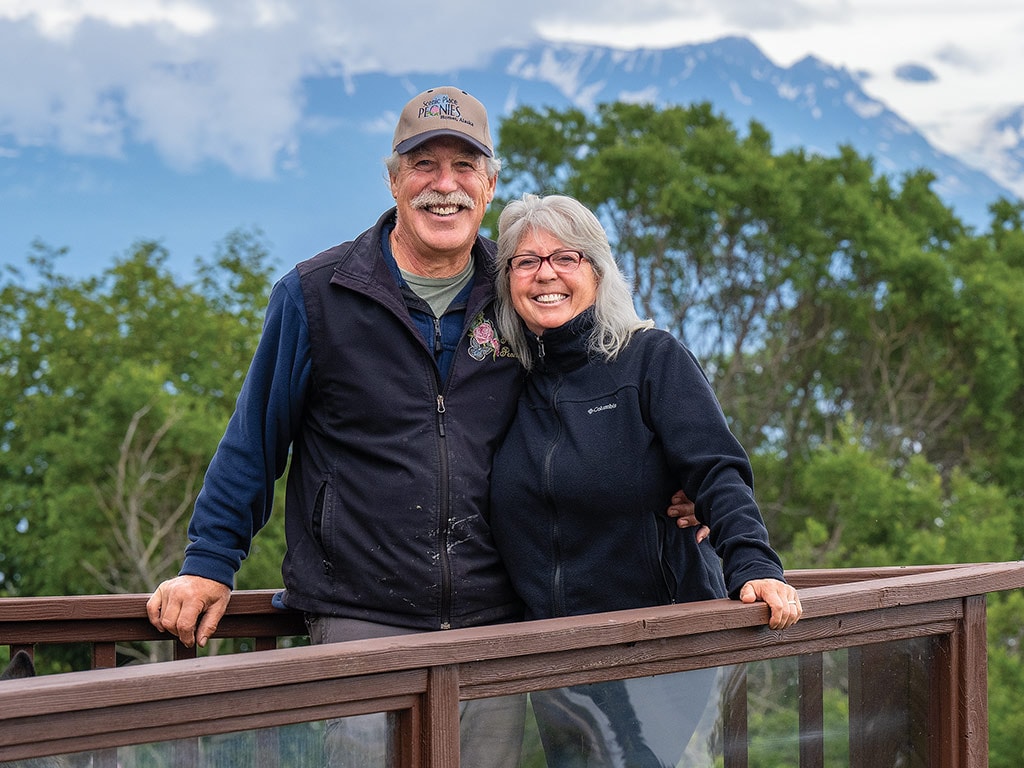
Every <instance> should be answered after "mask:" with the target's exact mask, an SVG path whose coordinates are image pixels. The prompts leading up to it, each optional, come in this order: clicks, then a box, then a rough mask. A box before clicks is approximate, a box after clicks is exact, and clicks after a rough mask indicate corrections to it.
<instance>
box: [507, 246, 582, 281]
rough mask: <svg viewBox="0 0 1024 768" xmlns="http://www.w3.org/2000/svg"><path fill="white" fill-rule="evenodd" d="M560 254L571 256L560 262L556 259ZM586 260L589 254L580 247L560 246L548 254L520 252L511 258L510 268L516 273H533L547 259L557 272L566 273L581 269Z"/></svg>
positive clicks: (521, 274)
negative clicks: (539, 254)
mask: <svg viewBox="0 0 1024 768" xmlns="http://www.w3.org/2000/svg"><path fill="white" fill-rule="evenodd" d="M570 254H571V256H570ZM560 256H569V257H570V258H569V260H568V261H565V260H563V261H562V262H561V263H559V262H558V261H556V259H558V258H559V257H560ZM572 257H576V258H572ZM534 260H536V261H534ZM586 260H587V254H585V253H584V252H583V251H581V250H579V249H578V248H559V249H558V250H557V251H552V252H551V253H549V254H548V255H547V256H538V255H537V254H535V253H518V254H516V255H515V256H512V257H511V258H509V260H508V268H509V271H510V272H512V274H514V275H520V276H526V275H532V274H535V273H536V272H537V271H538V270H540V265H541V264H543V263H544V262H545V261H546V262H547V263H548V266H550V267H551V269H553V270H554V271H555V272H556V273H557V274H559V275H564V274H568V273H569V272H575V271H576V270H577V269H579V267H580V264H582V263H583V262H584V261H586Z"/></svg>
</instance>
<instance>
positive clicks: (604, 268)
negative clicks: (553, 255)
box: [496, 194, 654, 370]
mask: <svg viewBox="0 0 1024 768" xmlns="http://www.w3.org/2000/svg"><path fill="white" fill-rule="evenodd" d="M531 232H546V233H547V234H549V235H551V236H553V237H554V238H555V239H556V240H558V241H559V242H560V243H562V245H564V246H565V247H566V248H572V249H574V250H578V251H582V252H583V254H584V255H585V256H586V258H587V261H589V262H590V265H591V267H592V268H593V270H594V274H595V275H596V277H597V297H596V298H595V300H594V315H595V326H594V330H593V332H592V333H591V336H590V348H591V350H592V352H594V353H595V354H596V355H597V356H599V357H603V358H604V359H605V360H609V361H610V360H614V359H615V357H616V356H617V355H618V354H619V352H621V351H622V350H623V349H624V348H625V346H626V345H627V344H628V343H629V340H630V338H632V336H633V334H634V333H636V332H637V331H640V330H645V329H647V328H652V327H654V321H653V320H642V319H641V318H640V316H639V315H637V313H636V309H635V308H634V306H633V294H632V291H631V290H630V288H629V284H628V283H627V282H626V278H625V277H624V276H623V274H622V271H621V270H620V269H619V265H618V264H617V263H616V262H615V257H613V256H612V249H611V245H610V244H609V243H608V235H607V233H606V232H605V230H604V227H602V226H601V222H600V221H598V218H597V216H595V215H594V213H593V212H592V211H591V210H590V209H589V208H587V207H586V206H585V205H583V204H582V203H581V202H579V201H578V200H576V199H575V198H572V197H568V196H566V195H547V196H545V197H540V196H538V195H530V194H527V195H523V197H522V198H521V199H518V200H513V201H511V202H510V203H508V205H506V206H505V208H504V209H503V210H502V212H501V215H500V216H499V217H498V264H497V273H498V274H497V278H496V280H497V284H496V289H497V299H498V300H497V318H498V329H499V331H500V332H501V335H502V337H503V338H504V339H505V341H507V342H508V344H509V346H510V347H511V348H512V351H513V352H514V353H515V354H516V356H517V357H518V358H519V360H520V362H521V363H522V364H523V367H525V368H526V369H527V370H529V369H530V368H531V367H532V366H533V360H532V359H531V356H530V350H529V347H528V346H527V344H526V331H525V328H524V326H523V323H522V322H521V320H520V318H519V315H518V314H516V311H515V307H513V305H512V294H511V280H510V273H509V259H510V258H512V257H513V256H514V255H515V253H516V249H517V248H518V247H519V243H520V242H521V241H522V240H523V238H524V237H526V236H527V235H528V234H530V233H531ZM541 255H543V254H541Z"/></svg>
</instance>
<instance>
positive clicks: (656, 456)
mask: <svg viewBox="0 0 1024 768" xmlns="http://www.w3.org/2000/svg"><path fill="white" fill-rule="evenodd" d="M498 230H499V236H498V276H497V290H498V307H497V311H498V324H499V330H500V331H501V334H502V336H503V337H504V339H505V340H506V341H507V342H508V343H509V345H510V346H511V348H512V349H513V351H514V352H515V353H516V354H517V356H518V357H519V359H520V362H521V363H522V364H523V366H524V367H525V368H526V369H527V371H528V372H529V373H528V377H527V383H526V388H525V390H524V393H523V395H522V397H521V399H520V401H519V405H518V409H517V412H516V417H515V419H514V420H513V423H512V426H511V427H510V428H509V432H508V435H507V436H506V438H505V441H504V444H503V446H502V447H501V449H500V450H499V451H498V453H497V456H496V458H495V462H494V469H493V477H492V482H491V515H492V521H491V522H492V527H493V531H494V537H495V541H496V542H497V544H498V547H499V549H500V550H501V553H502V556H503V558H504V559H505V562H506V565H507V566H508V569H509V571H510V573H511V576H512V580H513V584H514V586H515V587H516V589H517V591H518V592H519V594H520V596H521V597H522V598H523V600H524V602H525V604H526V612H527V616H526V617H527V619H542V618H549V617H554V616H572V615H579V614H584V613H595V612H600V611H612V610H619V609H624V608H639V607H643V606H653V605H664V604H668V603H675V602H683V601H693V600H706V599H712V598H720V597H725V596H726V595H728V596H730V597H732V598H738V599H740V600H742V601H744V602H748V603H749V602H754V601H755V600H763V601H764V602H765V603H767V604H768V606H769V607H770V609H771V616H770V619H769V626H770V627H771V628H772V629H784V628H786V627H789V626H792V625H793V624H794V623H795V622H796V621H797V620H798V619H799V618H800V615H801V613H802V609H801V607H800V601H799V598H798V597H797V594H796V590H795V589H793V587H791V586H790V585H788V584H786V583H785V581H784V579H783V570H782V564H781V562H780V560H779V558H778V556H777V555H776V554H775V552H774V551H773V550H772V548H771V546H770V544H769V541H768V532H767V530H766V528H765V525H764V522H763V520H762V518H761V514H760V511H759V510H758V507H757V504H756V503H755V501H754V496H753V490H752V482H753V479H752V475H751V468H750V462H749V460H748V458H747V455H746V453H745V452H744V450H743V448H742V447H741V446H740V444H739V443H738V441H737V440H736V438H735V437H734V436H733V435H732V433H731V432H730V430H729V428H728V425H727V423H726V420H725V416H724V414H723V413H722V409H721V406H720V405H719V403H718V401H717V399H716V398H715V395H714V393H713V392H712V390H711V386H710V384H709V383H708V381H707V379H706V378H705V376H704V373H703V371H702V370H701V368H700V366H699V365H698V363H697V361H696V360H695V358H694V357H693V355H692V354H691V353H690V352H689V351H688V350H687V349H686V348H685V347H683V346H682V345H681V344H680V343H679V342H678V341H677V340H676V339H675V338H674V337H672V336H671V335H670V334H669V333H667V332H665V331H660V330H656V329H654V328H653V323H652V322H650V321H643V320H641V319H640V318H639V317H638V316H637V314H636V311H635V310H634V308H633V301H632V296H631V294H630V291H629V288H628V286H627V284H626V281H625V279H624V278H623V276H622V274H621V272H620V271H619V269H618V267H617V265H616V263H615V260H614V258H613V257H612V253H611V248H610V246H609V243H608V238H607V235H606V234H605V232H604V229H603V227H602V226H601V224H600V222H599V221H598V220H597V217H596V216H594V214H593V213H591V212H590V211H589V210H588V209H587V208H586V207H585V206H583V205H582V204H580V203H579V202H578V201H576V200H574V199H572V198H569V197H564V196H559V195H552V196H548V197H537V196H535V195H526V196H524V197H523V198H522V199H521V200H515V201H513V202H511V203H509V204H508V205H507V206H506V207H505V209H504V210H503V211H502V214H501V216H500V218H499V222H498ZM680 487H681V488H682V490H683V491H684V492H685V494H686V496H688V497H689V498H690V499H693V500H694V502H695V508H696V516H697V518H698V519H699V520H700V521H701V522H702V523H704V524H706V525H708V526H710V529H711V535H710V539H709V540H705V541H700V542H698V539H697V537H696V536H695V534H694V530H693V529H684V528H679V527H677V526H676V525H674V524H672V523H671V522H670V521H668V520H667V519H666V516H665V514H664V502H663V500H664V499H665V498H666V497H668V496H671V495H672V492H673V491H674V490H676V489H678V488H680ZM711 542H714V548H712V546H711ZM688 674H692V673H688ZM641 683H645V684H644V685H641ZM671 683H672V680H671V677H669V678H649V679H647V680H646V681H633V680H630V681H624V682H615V683H607V684H603V683H602V684H597V685H594V686H576V687H574V688H571V689H561V690H560V691H550V692H543V693H541V694H535V695H534V697H533V699H534V706H535V709H536V712H537V719H538V725H539V727H540V730H541V737H542V741H543V742H544V746H545V752H546V754H547V756H548V761H549V764H551V765H558V766H565V765H588V766H591V765H663V764H668V765H675V764H676V762H677V761H678V759H679V756H680V754H681V751H682V748H683V747H685V744H686V741H687V740H688V739H689V736H690V733H691V732H692V728H689V729H688V728H686V727H680V723H679V722H678V720H676V721H672V722H669V723H668V724H666V725H663V726H662V727H661V728H660V729H653V730H652V728H651V727H650V726H651V723H650V722H649V721H650V720H651V718H643V717H640V716H638V715H637V710H638V708H639V707H641V706H643V707H647V708H648V709H650V705H651V702H652V701H654V702H658V703H659V704H658V706H657V707H655V708H654V710H655V711H659V712H661V713H662V714H664V713H665V712H669V713H673V714H676V713H678V714H680V715H681V713H682V711H683V710H692V709H693V700H692V699H693V694H694V691H693V686H689V684H688V690H687V691H686V693H687V694H688V695H687V696H686V697H685V698H681V699H680V698H678V696H679V691H678V690H673V687H674V688H676V689H678V685H676V686H672V685H671ZM701 685H703V686H705V690H704V692H703V693H704V695H705V696H707V695H709V694H710V691H711V687H712V682H711V679H710V677H708V676H707V675H705V679H704V681H703V682H699V683H698V686H701ZM637 688H642V689H643V690H642V694H641V695H640V696H639V697H638V696H637V690H636V689H637ZM631 689H632V690H631ZM674 697H676V698H674ZM697 714H698V715H699V712H698V713H697ZM662 719H664V718H662ZM669 720H670V721H671V718H669ZM693 725H695V723H694V724H693ZM666 729H668V730H670V733H668V734H666V733H665V731H666ZM655 731H658V732H655ZM595 733H599V734H600V736H599V737H595V736H594V734H595ZM588 734H590V735H588Z"/></svg>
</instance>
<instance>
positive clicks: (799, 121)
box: [418, 37, 1024, 227]
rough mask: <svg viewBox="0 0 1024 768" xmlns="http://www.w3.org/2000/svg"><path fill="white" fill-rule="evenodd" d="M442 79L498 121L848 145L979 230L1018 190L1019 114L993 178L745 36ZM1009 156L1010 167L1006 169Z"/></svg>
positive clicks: (820, 72) (864, 98)
mask: <svg viewBox="0 0 1024 768" xmlns="http://www.w3.org/2000/svg"><path fill="white" fill-rule="evenodd" d="M451 75H452V76H454V77H457V79H458V83H459V84H462V85H463V86H464V87H466V88H467V90H470V91H471V92H473V93H474V94H475V95H478V96H479V97H480V98H482V99H484V100H485V103H487V104H489V105H490V106H491V109H492V111H493V110H494V109H495V108H500V109H501V110H502V111H503V112H504V113H507V112H508V111H509V110H510V109H511V108H513V107H514V106H516V105H518V104H530V105H541V104H543V105H546V106H553V107H556V108H561V107H564V106H568V105H570V104H571V105H573V106H576V107H579V108H582V109H584V110H587V109H592V108H593V107H594V106H595V105H597V104H599V103H601V102H609V101H616V100H624V101H643V102H647V103H653V104H657V105H668V104H689V103H692V102H698V101H708V102H710V103H711V104H712V105H713V107H714V109H715V110H716V111H719V112H721V113H722V114H724V115H725V116H726V117H728V118H729V119H730V121H731V122H733V124H734V125H735V126H736V128H737V129H738V130H740V131H741V132H742V131H744V130H745V128H746V126H747V124H748V122H749V121H750V120H756V121H758V122H760V123H761V124H763V125H764V126H765V127H766V128H767V129H768V130H769V132H770V133H771V134H772V138H773V141H774V146H775V147H776V148H777V149H780V150H781V149H788V148H790V147H794V146H803V147H805V148H806V149H807V150H808V151H810V152H816V153H819V154H824V155H832V154H835V153H836V152H837V149H838V147H839V146H840V145H843V144H848V145H850V146H852V147H854V148H855V149H856V150H857V152H858V153H859V154H861V155H863V156H869V157H871V158H872V159H873V160H874V163H875V168H876V170H877V171H878V172H879V173H883V174H886V175H888V176H891V177H892V178H893V179H894V180H896V181H898V180H899V177H900V176H901V175H902V174H903V173H904V172H909V171H913V170H916V169H919V168H927V169H929V170H931V171H932V172H933V173H934V174H935V176H936V182H935V185H934V187H933V188H934V189H935V191H936V192H937V193H938V194H939V195H940V196H941V197H942V198H943V199H944V200H945V201H946V202H947V203H948V204H949V205H950V206H951V207H952V208H953V209H954V210H955V211H956V213H957V214H958V215H959V216H960V217H961V218H962V219H963V220H964V221H965V222H967V223H969V224H972V225H975V226H979V227H981V226H984V225H985V224H987V223H988V214H987V206H988V205H989V204H990V203H992V202H994V201H995V200H996V199H997V198H998V197H1001V196H1002V197H1009V198H1011V199H1013V198H1015V197H1016V195H1015V194H1014V192H1013V191H1012V189H1013V186H1012V183H1013V182H1014V181H1016V180H1019V181H1020V182H1021V185H1022V186H1024V141H1022V136H1024V133H1022V123H1024V106H1022V108H1021V110H1020V111H1018V112H1017V113H1016V114H1015V115H1011V116H1008V117H1007V118H1006V119H1005V120H1004V121H1003V122H1002V123H1000V124H999V125H996V126H993V129H992V130H993V136H999V137H1001V143H1000V144H999V145H998V146H995V145H993V147H992V148H991V149H990V150H989V153H988V155H987V157H988V158H989V159H990V160H992V161H993V162H997V163H998V166H999V167H1000V168H1001V169H1004V170H1005V171H1006V173H1004V174H1003V175H1002V177H1001V178H1000V179H999V180H997V179H996V178H994V177H993V175H990V174H987V173H985V172H984V171H982V170H979V169H978V168H974V167H969V166H968V165H967V164H966V163H965V162H963V161H961V160H960V159H958V158H956V157H952V156H950V155H948V154H945V153H943V152H941V151H939V150H937V149H936V148H935V147H933V146H932V145H930V144H929V142H928V141H927V140H926V139H925V137H924V136H923V135H922V134H921V133H920V132H919V131H918V130H916V129H915V127H914V126H913V125H911V124H910V123H908V122H907V121H906V120H904V119H903V118H902V117H900V116H899V115H898V114H896V113H895V112H893V111H892V110H891V109H889V108H888V107H887V106H886V105H885V104H883V103H882V102H880V101H877V100H876V99H874V98H872V97H870V96H869V95H867V94H866V93H865V91H864V90H863V88H862V87H861V85H860V83H859V82H858V79H857V77H856V76H855V75H854V74H852V73H850V72H849V71H847V70H846V69H842V68H837V67H834V66H832V65H829V64H828V63H826V62H824V61H821V60H819V59H816V58H813V57H808V58H805V59H803V60H801V61H799V62H797V63H795V64H794V65H793V66H791V67H788V68H787V67H780V66H778V65H776V64H774V63H773V62H772V61H770V60H769V59H768V58H767V57H766V56H765V55H764V54H763V53H762V52H761V51H760V49H758V48H757V47H756V46H755V45H754V44H753V43H752V42H750V41H749V40H747V39H745V38H738V37H729V38H723V39H721V40H718V41H715V42H711V43H705V44H698V45H687V46H682V47H678V48H672V49H667V50H632V51H621V50H615V49H611V48H605V47H597V46H587V45H568V44H563V45H559V44H547V45H536V46H532V47H530V48H525V49H518V50H503V51H500V52H498V53H497V54H496V55H495V56H494V58H493V59H492V60H491V62H489V64H488V65H487V66H486V68H480V69H473V70H461V71H459V72H457V73H451ZM441 77H442V78H443V76H441ZM418 79H419V78H418ZM449 79H451V78H449ZM499 150H500V147H499ZM996 151H998V152H999V156H998V159H997V158H995V157H993V155H994V153H995V152H996ZM1014 153H1016V155H1015V157H1016V165H1015V166H1013V165H1011V164H1010V163H1009V162H1008V158H1011V157H1013V156H1014Z"/></svg>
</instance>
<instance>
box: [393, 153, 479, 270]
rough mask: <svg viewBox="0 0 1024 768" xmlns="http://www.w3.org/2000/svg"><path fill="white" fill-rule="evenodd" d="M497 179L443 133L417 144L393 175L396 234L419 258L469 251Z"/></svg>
mask: <svg viewBox="0 0 1024 768" xmlns="http://www.w3.org/2000/svg"><path fill="white" fill-rule="evenodd" d="M496 183H497V177H495V178H493V179H488V178H487V169H486V165H485V159H484V156H483V155H481V154H480V153H479V152H478V151H476V150H475V149H473V148H472V147H470V146H469V145H468V144H466V143H465V142H463V141H461V140H459V139H456V138H452V137H447V136H444V137H439V138H436V139H432V140H430V141H427V142H425V143H424V144H421V145H420V146H419V147H417V148H416V149H414V150H412V151H411V152H408V153H406V154H404V155H402V162H401V165H400V166H399V169H398V172H397V173H396V174H394V175H393V176H391V193H392V194H393V195H394V197H395V200H396V201H397V203H398V223H397V224H396V227H395V236H396V238H399V239H400V240H401V241H402V242H403V243H404V244H405V245H406V246H410V247H412V248H414V249H415V251H416V255H417V257H418V258H419V259H423V260H430V259H432V258H436V259H442V258H452V257H453V256H459V255H462V254H463V253H466V254H468V253H469V250H470V249H471V248H472V246H473V241H474V240H475V239H476V236H477V232H478V231H479V229H480V223H481V222H482V221H483V218H484V213H485V212H486V210H487V205H488V204H489V203H490V202H491V200H492V199H493V198H494V189H495V185H496Z"/></svg>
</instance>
